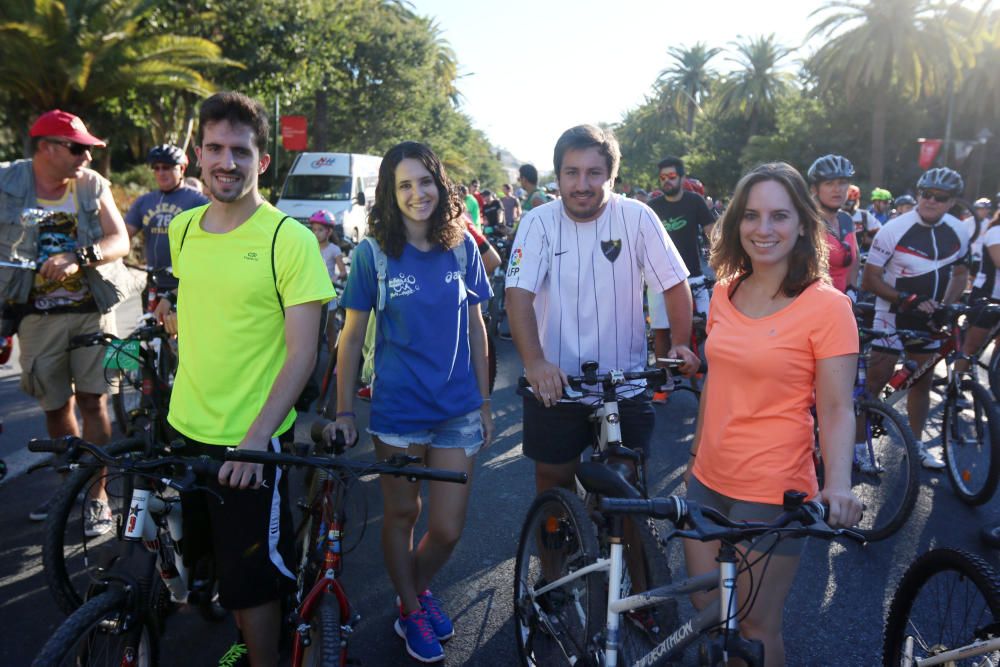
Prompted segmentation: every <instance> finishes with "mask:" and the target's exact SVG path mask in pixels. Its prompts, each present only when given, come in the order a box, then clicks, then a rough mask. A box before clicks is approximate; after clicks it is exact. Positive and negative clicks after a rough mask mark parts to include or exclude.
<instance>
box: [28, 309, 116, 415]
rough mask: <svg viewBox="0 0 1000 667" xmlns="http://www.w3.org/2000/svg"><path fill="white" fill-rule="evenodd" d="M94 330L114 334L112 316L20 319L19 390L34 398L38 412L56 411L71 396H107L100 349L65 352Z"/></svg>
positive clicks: (85, 314)
mask: <svg viewBox="0 0 1000 667" xmlns="http://www.w3.org/2000/svg"><path fill="white" fill-rule="evenodd" d="M97 331H106V332H108V333H115V320H114V315H111V314H109V315H101V314H100V313H56V314H52V315H26V316H25V318H24V319H23V320H21V325H20V327H19V329H18V337H19V340H20V344H21V390H22V391H24V393H26V394H27V395H28V396H33V397H34V398H37V399H38V402H39V403H40V404H41V406H42V410H45V411H46V412H48V411H51V410H58V409H59V408H61V407H63V406H64V405H66V402H67V401H69V399H70V397H71V396H72V395H73V394H74V393H83V394H98V395H102V394H105V393H107V391H108V383H107V381H106V380H105V375H104V346H103V345H95V346H93V347H81V348H78V349H75V350H72V351H71V350H69V349H68V348H69V341H70V338H72V337H73V336H76V335H78V334H88V333H95V332H97Z"/></svg>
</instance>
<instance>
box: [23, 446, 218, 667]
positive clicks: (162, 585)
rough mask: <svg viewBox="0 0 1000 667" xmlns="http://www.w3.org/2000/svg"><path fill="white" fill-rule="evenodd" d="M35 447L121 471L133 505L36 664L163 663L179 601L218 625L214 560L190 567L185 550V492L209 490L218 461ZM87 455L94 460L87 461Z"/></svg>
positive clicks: (82, 464)
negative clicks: (205, 482) (167, 630)
mask: <svg viewBox="0 0 1000 667" xmlns="http://www.w3.org/2000/svg"><path fill="white" fill-rule="evenodd" d="M180 444H183V443H180ZM28 449H29V450H31V451H34V452H52V453H56V454H60V455H64V456H65V457H66V460H67V461H68V462H69V463H68V465H69V467H70V468H90V469H91V471H92V470H93V469H94V468H101V467H103V468H105V469H108V470H113V471H115V472H116V474H118V475H121V476H122V477H123V479H125V480H126V484H125V493H126V497H127V499H128V503H127V506H128V507H129V511H128V515H127V517H122V520H120V521H119V524H118V527H117V530H116V535H115V536H116V538H117V540H116V543H115V544H116V547H117V548H116V549H114V550H112V551H110V552H108V553H107V554H106V557H105V558H104V559H102V563H101V565H100V567H99V568H97V569H95V570H94V571H93V573H92V574H93V577H92V578H91V579H90V580H89V581H88V582H87V586H86V592H85V594H84V600H83V602H82V604H81V605H80V606H79V608H77V609H76V610H75V611H73V612H72V613H71V614H70V615H69V617H68V618H67V619H66V620H65V621H64V622H63V623H62V625H60V626H59V628H58V629H57V630H56V631H55V633H54V634H53V635H52V637H50V638H49V640H48V641H47V642H46V643H45V645H44V646H43V647H42V650H41V651H40V652H39V654H38V656H37V657H36V658H35V661H34V662H33V663H32V664H33V665H34V666H35V667H43V666H44V667H47V666H49V665H87V666H97V665H109V666H110V665H156V664H157V655H158V649H159V637H160V635H161V634H162V631H163V625H164V623H165V621H166V618H167V616H168V615H169V614H170V613H171V612H172V611H173V610H174V609H176V608H177V606H178V605H179V604H192V605H196V606H198V607H199V609H201V611H202V615H203V616H205V617H206V618H208V619H211V620H219V619H221V618H223V617H224V616H225V614H226V612H225V610H223V609H222V608H221V607H220V606H219V605H218V602H217V596H216V591H217V589H216V585H215V577H214V566H213V565H212V563H211V561H210V559H208V558H206V559H201V560H200V561H199V562H198V564H197V565H196V566H195V567H194V568H191V570H189V569H188V568H187V567H186V566H185V564H184V559H183V558H182V557H181V551H180V545H181V544H183V534H182V522H181V516H180V493H185V492H188V491H194V490H196V489H199V488H205V487H201V486H199V485H198V484H197V479H198V478H199V477H207V478H211V477H214V476H216V475H218V472H219V466H220V465H221V464H220V463H219V462H218V461H213V460H210V459H204V458H192V457H183V456H176V455H173V452H171V450H170V448H168V449H166V450H165V451H164V452H163V454H164V455H163V456H159V457H155V458H148V457H145V456H136V455H135V454H134V453H131V452H126V453H124V454H122V455H114V454H111V453H110V452H109V451H107V450H106V449H105V448H102V447H98V446H97V445H94V444H91V443H88V442H86V441H84V440H81V439H80V438H77V437H73V436H68V437H64V438H58V439H53V440H32V441H31V442H30V443H29V444H28ZM178 451H183V450H182V448H178ZM85 453H86V454H89V455H90V457H92V458H90V459H82V455H83V454H85ZM88 472H89V471H88ZM189 582H190V583H189Z"/></svg>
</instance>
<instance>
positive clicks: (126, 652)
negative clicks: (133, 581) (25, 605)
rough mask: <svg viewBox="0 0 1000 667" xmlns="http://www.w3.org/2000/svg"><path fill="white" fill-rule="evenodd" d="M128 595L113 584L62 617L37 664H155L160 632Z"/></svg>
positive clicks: (76, 666)
mask: <svg viewBox="0 0 1000 667" xmlns="http://www.w3.org/2000/svg"><path fill="white" fill-rule="evenodd" d="M130 607H131V605H130V604H129V601H128V597H127V595H126V594H125V592H124V591H123V590H121V589H120V588H114V589H111V590H108V591H105V592H104V593H101V594H100V595H98V596H96V597H94V598H92V599H90V600H88V601H87V602H86V603H84V605H83V606H81V607H80V608H79V609H77V610H76V611H75V612H73V613H72V614H71V615H70V616H69V618H67V619H66V620H65V621H63V624H62V625H60V626H59V627H58V628H57V629H56V631H55V634H53V635H52V637H50V638H49V640H48V641H47V642H46V643H45V646H43V647H42V650H41V652H39V654H38V656H37V657H36V658H35V661H34V662H33V663H32V665H33V666H34V667H54V666H57V665H60V666H61V665H66V666H67V667H69V666H70V665H72V666H73V667H83V666H87V667H99V666H106V667H121V665H136V667H154V666H155V665H156V664H157V662H158V660H157V656H158V642H157V636H156V633H155V631H154V630H153V628H152V627H151V626H150V624H149V623H146V622H145V621H144V619H143V618H142V615H141V614H137V613H136V612H135V611H134V610H132V609H131V608H130Z"/></svg>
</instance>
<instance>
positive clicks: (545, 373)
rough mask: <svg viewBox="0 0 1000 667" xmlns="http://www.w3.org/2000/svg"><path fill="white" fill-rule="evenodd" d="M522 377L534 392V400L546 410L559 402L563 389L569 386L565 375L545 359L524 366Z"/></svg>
mask: <svg viewBox="0 0 1000 667" xmlns="http://www.w3.org/2000/svg"><path fill="white" fill-rule="evenodd" d="M524 377H525V378H527V380H528V383H529V384H530V385H531V388H532V389H533V390H534V392H535V398H537V399H538V401H539V402H540V403H541V404H542V405H544V406H545V407H547V408H548V407H552V406H553V405H555V404H556V403H558V402H559V399H560V398H562V395H563V387H564V386H566V385H568V384H569V380H568V379H567V377H566V373H564V372H563V370H562V369H561V368H559V367H558V366H556V365H555V364H553V363H549V362H548V361H546V360H545V359H540V360H538V361H536V362H534V363H532V364H531V365H530V366H525V368H524Z"/></svg>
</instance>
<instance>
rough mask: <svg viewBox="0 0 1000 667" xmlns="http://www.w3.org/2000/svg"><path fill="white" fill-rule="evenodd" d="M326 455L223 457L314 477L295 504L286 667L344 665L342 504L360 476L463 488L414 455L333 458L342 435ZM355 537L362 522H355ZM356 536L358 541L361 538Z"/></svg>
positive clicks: (350, 614)
mask: <svg viewBox="0 0 1000 667" xmlns="http://www.w3.org/2000/svg"><path fill="white" fill-rule="evenodd" d="M323 426H324V424H323V423H321V422H316V423H314V424H313V426H312V439H313V441H314V442H315V443H317V444H320V443H321V440H322V436H321V434H322V430H323ZM322 446H323V448H324V450H325V451H326V452H327V453H328V454H333V455H334V458H331V457H329V456H310V455H307V454H306V452H307V451H308V448H309V445H306V444H302V443H296V447H297V448H299V449H300V450H301V451H300V452H298V453H296V454H284V453H274V452H256V451H244V450H239V449H231V450H229V451H227V453H226V458H227V460H230V461H247V462H250V463H262V464H265V465H268V464H274V465H289V466H299V467H301V466H308V467H310V468H313V469H315V471H316V473H317V474H316V475H314V476H313V478H312V480H311V481H310V483H309V486H310V492H309V495H308V500H307V501H306V503H304V504H303V505H301V507H302V508H303V509H304V510H305V517H304V520H303V522H302V524H301V525H300V527H299V529H298V530H297V532H296V542H297V543H298V544H299V545H300V556H299V558H300V560H299V563H300V564H299V569H298V577H297V592H296V607H295V610H294V611H293V612H292V614H291V617H290V622H291V625H292V627H293V628H294V630H295V634H294V637H293V643H292V661H291V665H292V667H300V666H301V665H323V666H324V667H326V666H334V665H336V666H340V667H343V666H345V665H347V664H349V660H348V655H347V646H348V641H349V639H350V635H351V633H352V632H353V630H354V627H355V626H356V625H357V623H358V622H359V621H360V620H361V617H360V615H359V614H357V613H356V612H355V611H354V610H353V608H352V607H351V603H350V600H349V599H348V597H347V593H346V591H345V590H344V587H343V584H342V583H341V579H342V575H343V566H344V556H346V555H347V553H349V552H350V549H345V548H344V537H345V534H346V529H347V514H346V512H345V500H346V497H347V493H348V491H349V490H350V487H351V484H352V483H353V482H354V480H355V479H356V478H360V477H361V476H363V475H372V474H383V475H385V474H387V475H395V476H399V477H406V478H407V479H409V480H410V481H411V482H415V481H417V480H423V479H426V480H434V481H444V482H454V483H460V484H464V483H466V482H467V481H468V478H467V475H466V474H465V473H459V472H454V471H449V470H435V469H432V468H413V467H408V466H409V465H410V464H416V463H420V459H419V458H417V457H412V456H406V455H404V454H396V455H394V456H393V457H391V458H390V459H388V460H387V461H385V462H383V463H362V462H358V461H350V460H345V459H339V458H336V457H337V456H339V455H340V454H342V453H343V451H344V449H345V447H346V443H345V442H344V441H343V436H342V434H340V433H338V439H337V440H336V441H334V443H332V444H329V445H327V444H325V443H324V444H323V445H322ZM360 525H361V526H362V529H361V531H362V532H361V536H363V535H364V527H365V526H366V525H367V521H361V522H360ZM361 536H359V537H358V540H357V542H356V544H357V543H358V542H360V540H361Z"/></svg>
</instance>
